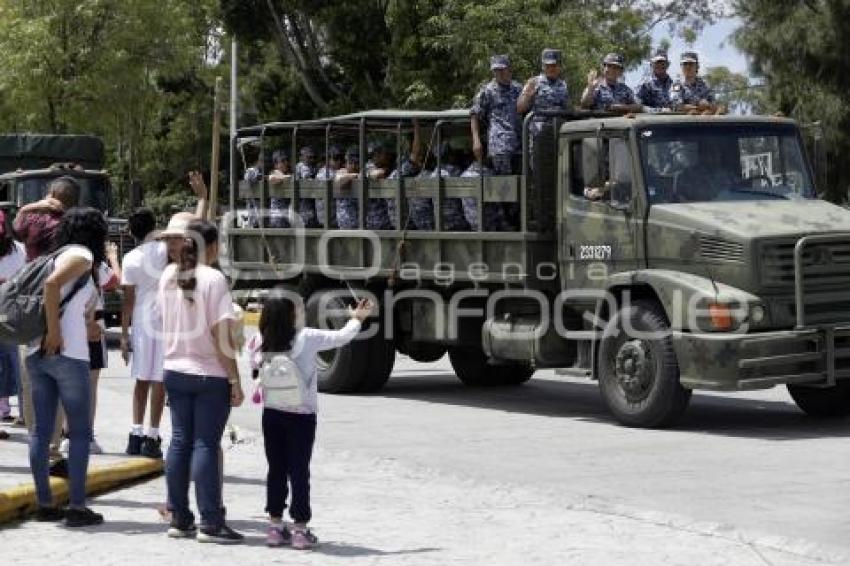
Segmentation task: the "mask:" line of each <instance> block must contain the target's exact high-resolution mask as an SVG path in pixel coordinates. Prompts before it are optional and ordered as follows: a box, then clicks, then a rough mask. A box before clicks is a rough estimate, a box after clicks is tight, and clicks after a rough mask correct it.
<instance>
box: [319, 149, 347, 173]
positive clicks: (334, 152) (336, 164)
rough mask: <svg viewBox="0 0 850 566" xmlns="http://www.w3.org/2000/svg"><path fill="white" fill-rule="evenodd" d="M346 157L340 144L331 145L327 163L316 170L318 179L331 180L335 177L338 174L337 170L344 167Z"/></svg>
mask: <svg viewBox="0 0 850 566" xmlns="http://www.w3.org/2000/svg"><path fill="white" fill-rule="evenodd" d="M344 157H345V155H344V152H343V151H342V148H341V147H339V146H338V145H332V146H330V147H329V148H328V155H327V158H326V161H325V164H324V165H322V166H321V167H319V170H318V171H316V179H317V180H319V181H330V180H331V179H333V178H334V177H335V176H336V172H337V171H338V170H339V169H340V168H341V167H342V165H343V158H344Z"/></svg>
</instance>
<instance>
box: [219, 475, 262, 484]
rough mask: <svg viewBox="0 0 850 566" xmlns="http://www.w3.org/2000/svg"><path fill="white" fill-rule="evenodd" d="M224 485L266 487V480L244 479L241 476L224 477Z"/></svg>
mask: <svg viewBox="0 0 850 566" xmlns="http://www.w3.org/2000/svg"><path fill="white" fill-rule="evenodd" d="M224 485H225V486H227V485H259V486H262V487H266V480H265V478H242V477H239V476H227V475H225V476H224Z"/></svg>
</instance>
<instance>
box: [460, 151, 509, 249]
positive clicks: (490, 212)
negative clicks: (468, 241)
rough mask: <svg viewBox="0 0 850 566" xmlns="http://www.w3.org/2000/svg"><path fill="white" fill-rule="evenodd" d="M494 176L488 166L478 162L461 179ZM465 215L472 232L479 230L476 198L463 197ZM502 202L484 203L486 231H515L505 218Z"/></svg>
mask: <svg viewBox="0 0 850 566" xmlns="http://www.w3.org/2000/svg"><path fill="white" fill-rule="evenodd" d="M492 174H493V170H492V169H490V168H489V167H487V166H486V165H483V166H482V165H479V163H478V162H473V163H472V165H470V166H469V167H468V168H467V169H466V171H464V172H463V173H462V174H461V178H464V179H469V178H477V177H489V176H490V175H492ZM462 201H463V215H464V218H465V219H466V222H467V223H468V224H469V227H470V229H471V230H478V206H477V205H476V199H475V198H474V197H463V199H462ZM502 205H503V203H501V202H485V203H484V230H486V231H491V232H492V231H498V232H510V231H511V230H513V229H514V227H513V225H512V224H511V223H510V221H509V220H508V218H507V217H506V216H505V207H504V206H502Z"/></svg>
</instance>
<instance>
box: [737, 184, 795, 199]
mask: <svg viewBox="0 0 850 566" xmlns="http://www.w3.org/2000/svg"><path fill="white" fill-rule="evenodd" d="M728 190H730V191H733V192H736V193H744V194H748V195H758V196H767V197H772V198H775V199H785V200H788V197H787V196H785V195H781V194H778V193H773V192H770V191H757V190H755V189H744V188H741V187H732V188H730V189H728Z"/></svg>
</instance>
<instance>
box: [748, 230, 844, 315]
mask: <svg viewBox="0 0 850 566" xmlns="http://www.w3.org/2000/svg"><path fill="white" fill-rule="evenodd" d="M795 246H796V241H794V240H792V241H786V242H773V243H770V244H767V245H764V246H763V247H762V249H761V254H760V269H759V272H760V278H761V283H762V285H763V287H764V288H765V289H769V290H776V291H780V290H781V291H782V295H785V296H787V297H788V300H787V301H780V302H784V303H786V304H787V307H786V308H787V309H788V312H789V314H790V315H791V316H792V317H794V316H796V308H795V306H794V299H793V294H794V247H795ZM803 301H804V303H805V310H804V313H805V320H806V324H807V325H808V324H833V323H845V322H850V240H848V241H838V242H821V243H815V242H812V243H810V244H807V245H806V246H805V248H804V249H803Z"/></svg>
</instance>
